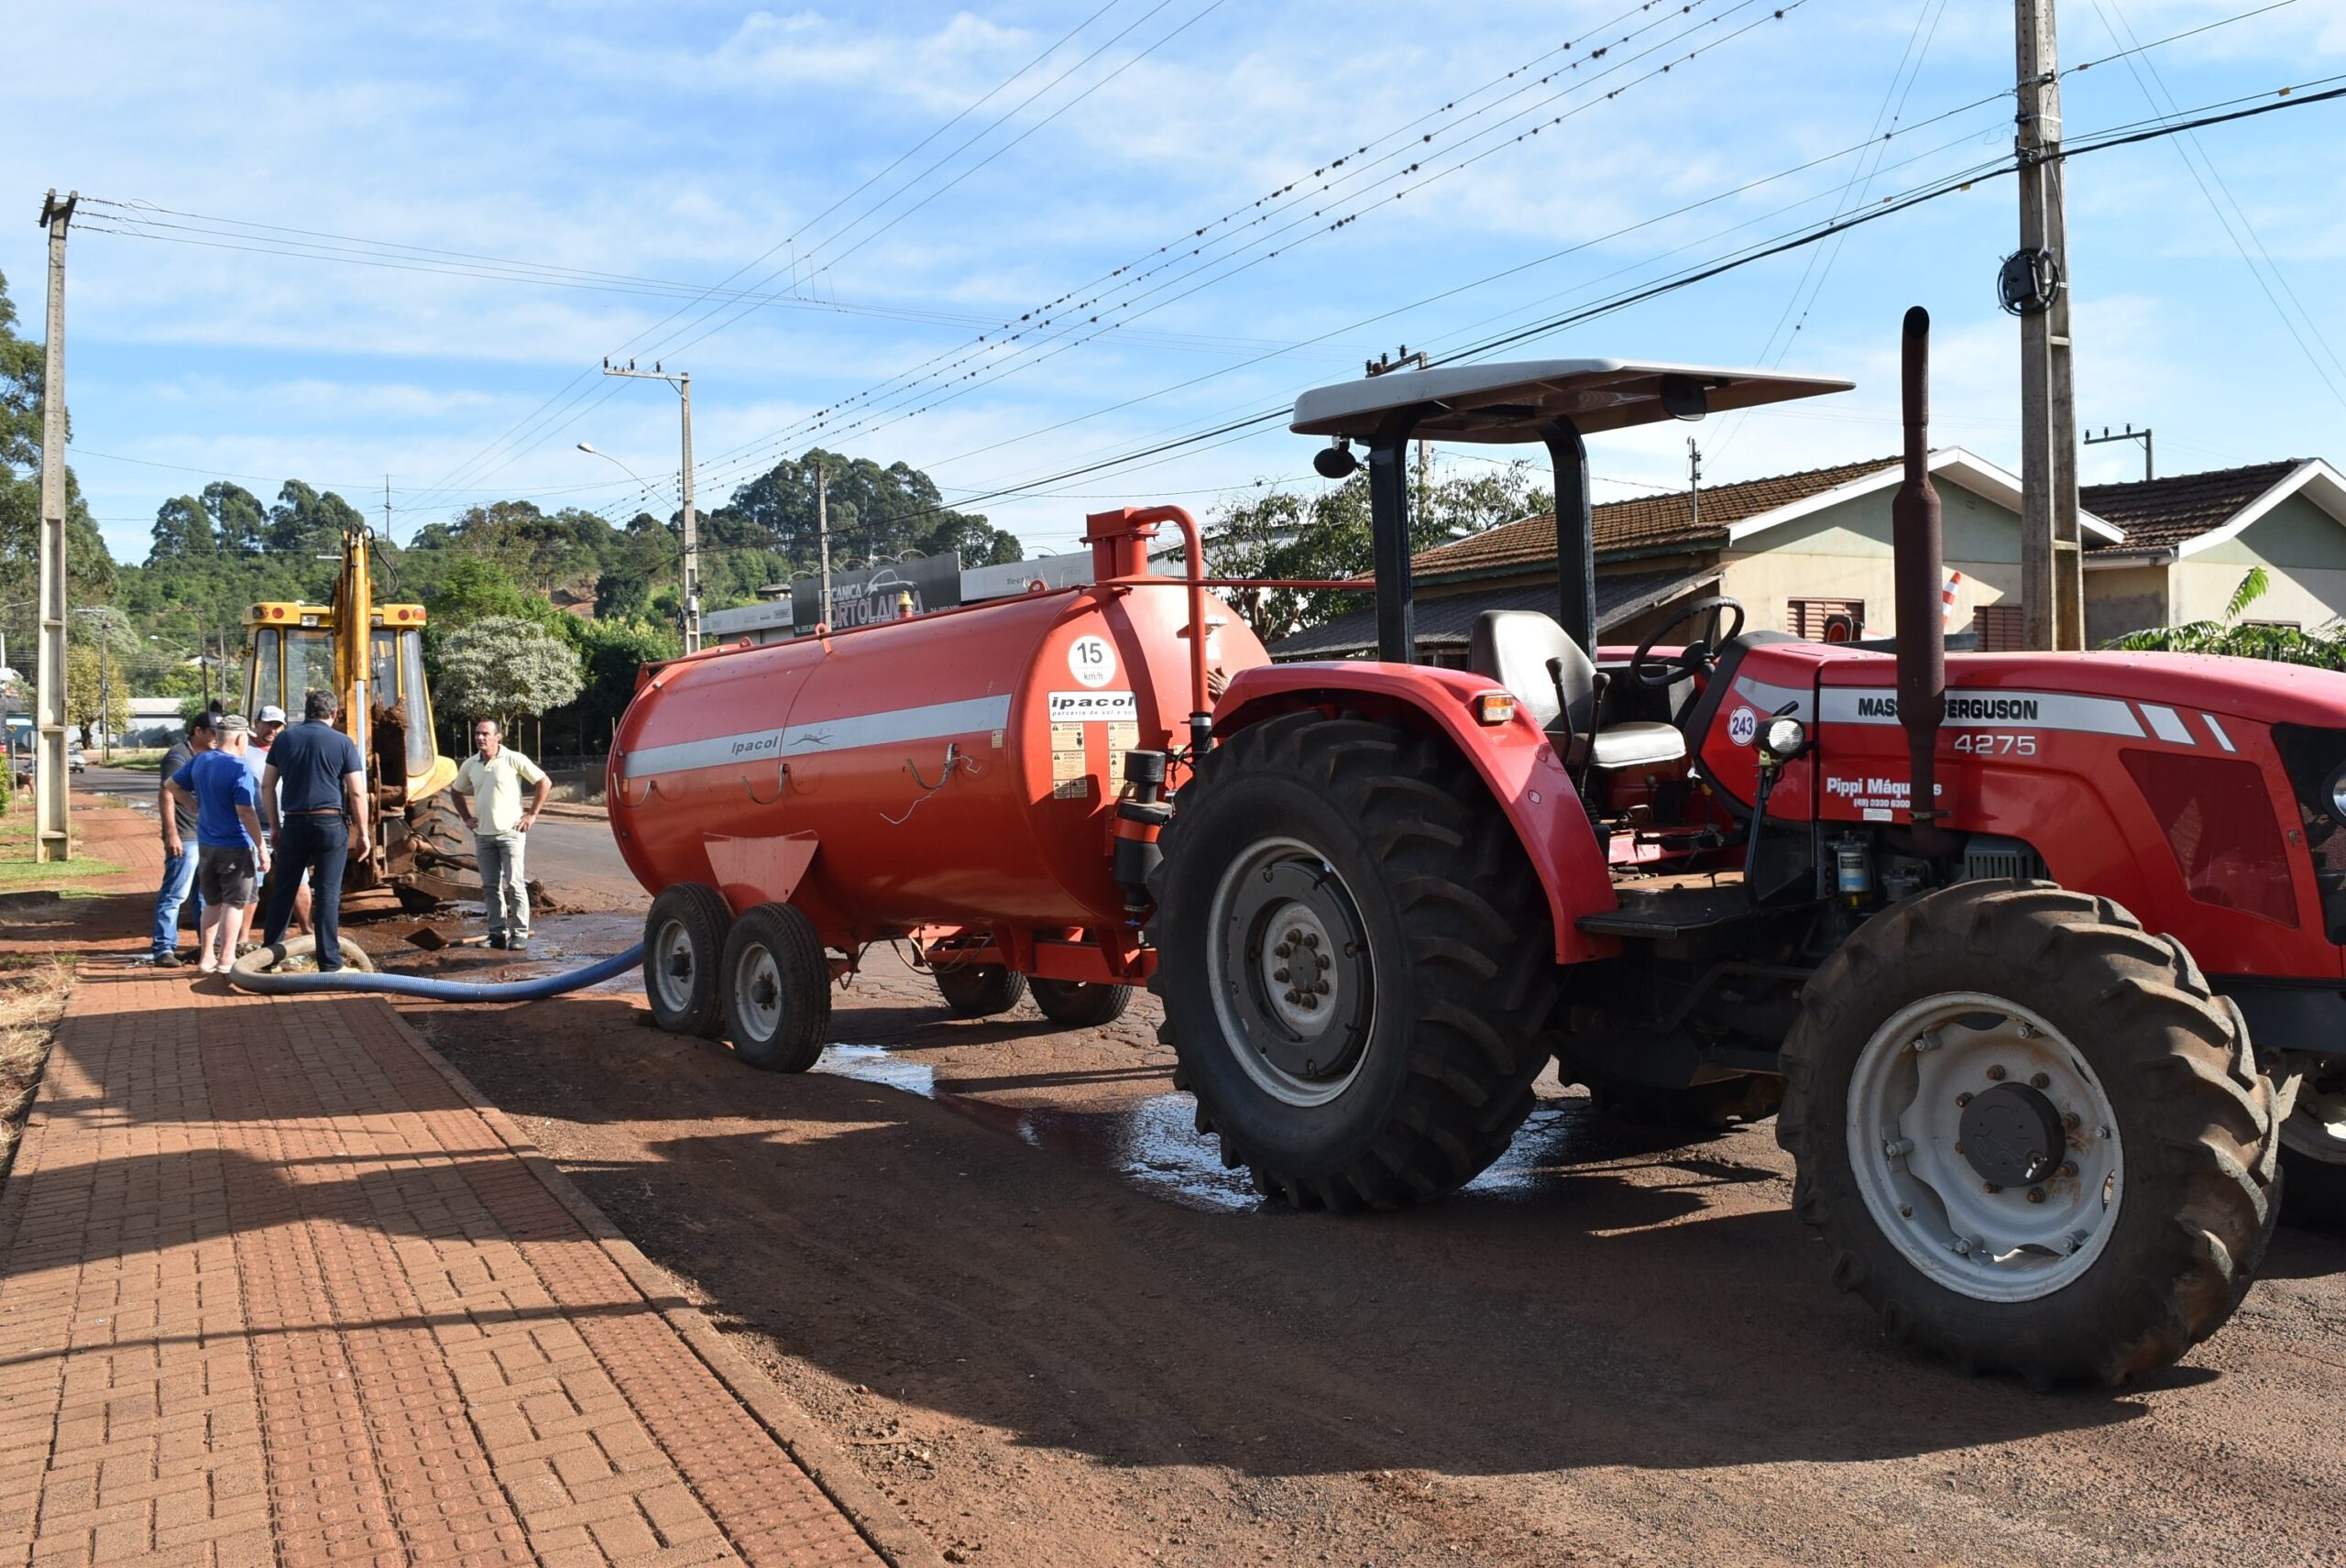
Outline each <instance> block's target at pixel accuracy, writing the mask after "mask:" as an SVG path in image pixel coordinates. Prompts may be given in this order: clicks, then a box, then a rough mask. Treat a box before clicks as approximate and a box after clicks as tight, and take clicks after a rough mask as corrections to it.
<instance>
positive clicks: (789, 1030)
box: [719, 904, 831, 1072]
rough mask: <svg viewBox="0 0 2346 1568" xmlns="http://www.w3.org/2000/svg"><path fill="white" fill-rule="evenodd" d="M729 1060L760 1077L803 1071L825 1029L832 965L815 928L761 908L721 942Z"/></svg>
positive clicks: (786, 912) (783, 907)
mask: <svg viewBox="0 0 2346 1568" xmlns="http://www.w3.org/2000/svg"><path fill="white" fill-rule="evenodd" d="M720 974H721V978H722V981H723V984H722V985H721V987H720V988H719V989H720V990H721V991H722V992H723V994H724V997H725V1034H726V1037H727V1038H728V1039H729V1040H731V1041H732V1042H733V1054H734V1055H735V1056H737V1057H740V1058H741V1059H742V1060H743V1061H745V1062H747V1063H749V1064H750V1065H751V1067H754V1068H758V1069H762V1071H766V1072H805V1071H806V1069H808V1068H810V1067H813V1066H814V1065H815V1061H816V1058H818V1057H820V1056H821V1055H822V1054H823V1046H824V1044H825V1042H826V1040H827V1039H828V1036H829V1034H830V1030H831V960H830V956H829V955H828V954H827V953H825V952H824V951H823V940H822V938H820V937H819V936H817V934H816V931H815V923H814V922H813V921H811V920H809V919H807V918H806V915H805V914H804V913H802V912H801V911H799V910H798V909H795V908H794V907H793V906H791V905H787V904H761V905H758V906H757V907H756V908H755V909H751V910H749V911H747V912H745V913H744V914H743V915H742V916H741V918H740V919H739V920H736V921H735V922H733V928H732V930H730V931H729V932H727V933H726V935H725V959H724V964H723V967H722V969H721V970H720Z"/></svg>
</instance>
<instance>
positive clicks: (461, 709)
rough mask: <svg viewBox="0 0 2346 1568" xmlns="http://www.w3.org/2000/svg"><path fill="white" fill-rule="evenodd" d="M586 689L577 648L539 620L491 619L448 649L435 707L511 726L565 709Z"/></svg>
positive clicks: (456, 636) (459, 635)
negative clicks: (512, 722)
mask: <svg viewBox="0 0 2346 1568" xmlns="http://www.w3.org/2000/svg"><path fill="white" fill-rule="evenodd" d="M583 689H584V682H583V680H582V679H581V676H580V670H579V659H578V651H577V650H576V648H573V647H572V646H571V645H570V644H569V643H568V642H567V641H564V640H563V639H562V638H561V637H560V636H558V635H556V634H555V633H554V632H553V631H550V630H547V629H546V628H545V627H543V626H541V625H539V624H538V623H537V622H536V621H533V620H523V619H522V618H521V617H519V616H510V615H492V616H488V617H486V618H484V619H482V620H476V621H474V622H473V623H472V624H470V625H469V626H466V627H465V628H463V629H462V630H458V631H455V632H454V633H452V634H451V635H450V636H449V638H448V640H447V641H446V642H445V643H444V644H443V646H442V648H441V651H440V676H439V691H438V693H437V694H436V700H435V702H434V704H433V707H434V708H435V710H437V709H441V708H444V709H446V710H447V711H448V712H449V713H450V714H463V715H468V716H470V717H472V718H497V719H499V720H500V721H506V722H510V720H511V719H513V718H516V717H519V716H521V715H525V714H526V715H531V716H533V717H535V716H543V715H544V714H547V713H551V712H553V711H554V709H556V708H559V707H567V706H569V705H570V704H571V703H573V702H576V700H577V699H578V694H579V692H580V691H581V690H583Z"/></svg>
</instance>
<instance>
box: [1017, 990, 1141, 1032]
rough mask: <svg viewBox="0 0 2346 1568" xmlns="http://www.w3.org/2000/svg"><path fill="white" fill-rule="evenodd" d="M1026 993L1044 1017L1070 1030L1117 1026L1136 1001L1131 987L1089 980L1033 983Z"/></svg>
mask: <svg viewBox="0 0 2346 1568" xmlns="http://www.w3.org/2000/svg"><path fill="white" fill-rule="evenodd" d="M1026 989H1027V992H1029V994H1031V995H1032V996H1033V997H1034V998H1035V1005H1036V1006H1037V1007H1039V1008H1041V1009H1042V1010H1043V1016H1044V1017H1046V1018H1048V1019H1049V1020H1050V1021H1051V1022H1052V1023H1054V1024H1059V1025H1065V1026H1066V1027H1068V1028H1070V1029H1088V1028H1093V1027H1096V1026H1098V1025H1102V1024H1113V1023H1114V1022H1115V1021H1116V1020H1117V1019H1119V1018H1121V1017H1123V1016H1124V1009H1125V1008H1126V1007H1128V1006H1130V1005H1132V1000H1133V988H1132V987H1131V986H1129V985H1110V984H1107V983H1105V982H1102V981H1088V980H1030V981H1027V982H1026Z"/></svg>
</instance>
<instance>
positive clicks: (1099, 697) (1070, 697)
mask: <svg viewBox="0 0 2346 1568" xmlns="http://www.w3.org/2000/svg"><path fill="white" fill-rule="evenodd" d="M1050 717H1051V722H1052V723H1053V724H1089V723H1093V722H1097V721H1102V720H1104V721H1106V722H1108V723H1111V724H1116V723H1124V724H1138V723H1139V722H1140V699H1139V698H1138V697H1137V696H1134V695H1133V694H1132V693H1131V692H1053V693H1051V702H1050Z"/></svg>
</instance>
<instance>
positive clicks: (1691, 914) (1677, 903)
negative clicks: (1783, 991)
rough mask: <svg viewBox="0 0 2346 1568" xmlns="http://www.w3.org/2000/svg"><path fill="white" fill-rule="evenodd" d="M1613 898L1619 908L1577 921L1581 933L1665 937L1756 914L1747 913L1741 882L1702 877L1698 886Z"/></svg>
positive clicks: (1641, 890)
mask: <svg viewBox="0 0 2346 1568" xmlns="http://www.w3.org/2000/svg"><path fill="white" fill-rule="evenodd" d="M1614 895H1615V896H1616V897H1617V898H1618V899H1619V900H1620V901H1621V904H1620V907H1619V908H1617V909H1607V910H1606V911H1604V912H1603V913H1602V914H1597V915H1584V916H1581V917H1580V921H1579V925H1580V928H1581V929H1582V930H1584V931H1585V932H1587V933H1589V934H1590V935H1591V936H1595V937H1645V938H1672V937H1684V936H1690V935H1692V934H1694V932H1697V931H1706V930H1710V929H1712V928H1713V927H1719V926H1726V925H1730V924H1732V923H1734V922H1735V921H1738V920H1748V919H1749V918H1751V916H1754V915H1756V914H1758V913H1759V911H1758V910H1755V909H1754V908H1752V906H1751V900H1750V897H1749V894H1746V893H1745V892H1744V890H1743V883H1742V882H1741V881H1740V880H1737V881H1733V882H1725V881H1722V882H1717V883H1713V882H1711V881H1710V880H1709V879H1708V878H1705V880H1704V881H1703V883H1701V884H1700V885H1698V886H1669V887H1637V886H1630V887H1623V888H1617V889H1615V891H1614Z"/></svg>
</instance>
